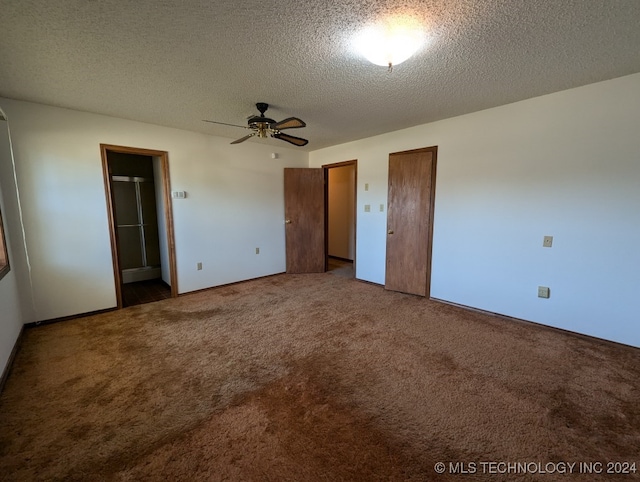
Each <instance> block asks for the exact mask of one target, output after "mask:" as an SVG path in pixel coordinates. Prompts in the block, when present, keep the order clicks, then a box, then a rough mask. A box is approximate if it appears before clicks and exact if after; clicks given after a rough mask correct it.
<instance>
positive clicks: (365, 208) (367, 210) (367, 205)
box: [364, 204, 371, 213]
mask: <svg viewBox="0 0 640 482" xmlns="http://www.w3.org/2000/svg"><path fill="white" fill-rule="evenodd" d="M364 212H365V213H370V212H371V204H365V205H364Z"/></svg>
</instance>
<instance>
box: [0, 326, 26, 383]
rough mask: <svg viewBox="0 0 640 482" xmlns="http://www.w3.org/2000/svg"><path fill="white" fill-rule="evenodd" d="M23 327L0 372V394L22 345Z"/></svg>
mask: <svg viewBox="0 0 640 482" xmlns="http://www.w3.org/2000/svg"><path fill="white" fill-rule="evenodd" d="M24 326H25V325H22V326H21V327H20V333H19V334H18V338H17V339H16V342H15V343H14V344H13V349H12V350H11V355H9V359H8V360H7V365H6V366H5V367H4V370H2V378H0V393H2V392H3V390H4V384H5V383H6V382H7V379H8V378H9V374H10V373H11V368H12V367H13V361H14V360H15V358H16V354H17V353H18V350H19V349H20V344H21V343H22V335H23V334H24Z"/></svg>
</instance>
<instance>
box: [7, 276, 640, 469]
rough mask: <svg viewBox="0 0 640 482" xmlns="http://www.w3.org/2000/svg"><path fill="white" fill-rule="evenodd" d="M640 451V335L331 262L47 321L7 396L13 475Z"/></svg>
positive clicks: (375, 464)
mask: <svg viewBox="0 0 640 482" xmlns="http://www.w3.org/2000/svg"><path fill="white" fill-rule="evenodd" d="M605 322H606V320H603V323H605ZM639 448H640V350H638V349H634V348H630V347H625V346H621V345H615V344H611V343H607V342H600V341H598V340H591V339H587V338H584V337H579V336H574V335H571V334H565V333H562V332H558V331H554V330H552V329H548V328H544V327H540V326H536V325H532V324H526V323H520V322H516V321H512V320H506V319H502V318H498V317H492V316H488V315H484V314H480V313H475V312H472V311H467V310H462V309H460V308H457V307H454V306H449V305H446V304H442V303H437V302H432V301H428V300H425V299H422V298H419V297H414V296H410V295H403V294H399V293H393V292H387V291H385V290H384V289H383V288H381V287H379V286H374V285H370V284H366V283H362V282H358V281H355V280H352V279H347V278H343V277H340V276H332V275H330V274H318V275H278V276H273V277H269V278H263V279H259V280H254V281H250V282H247V283H242V284H237V285H233V286H228V287H223V288H218V289H214V290H209V291H204V292H199V293H195V294H192V295H187V296H183V297H180V298H178V299H170V300H164V301H159V302H156V303H150V304H145V305H139V306H134V307H130V308H126V309H123V310H121V311H114V312H109V313H105V314H100V315H95V316H91V317H86V318H82V319H77V320H73V321H65V322H61V323H57V324H53V325H46V326H40V327H37V328H33V329H29V330H27V331H26V332H25V336H24V340H23V344H22V347H21V349H20V351H19V352H18V355H17V357H16V360H15V364H14V367H13V370H12V372H11V374H10V376H9V378H8V380H7V384H6V386H5V390H4V392H3V393H2V394H1V395H0V479H2V480H83V481H84V480H190V481H191V480H201V481H205V480H206V481H210V480H211V481H217V480H228V481H347V480H361V481H382V480H384V481H431V480H436V481H454V480H458V481H459V480H488V481H530V480H539V481H553V480H567V481H568V480H571V481H606V480H621V481H630V480H639V479H640V474H639V473H638V472H640V449H639ZM438 462H443V463H444V473H442V474H438V473H437V470H440V466H438V465H437V463H438ZM608 462H614V463H615V462H620V463H621V464H620V465H611V466H607V463H608ZM625 462H626V463H635V464H636V465H635V469H636V473H635V474H634V473H630V474H609V473H606V471H607V469H608V468H611V469H612V470H614V471H625V470H626V471H627V472H630V471H632V470H633V469H632V466H631V465H626V466H625V465H624V463H625ZM491 463H495V464H494V465H492V464H491ZM503 463H504V464H503ZM507 463H512V464H514V465H506V464H507ZM573 463H575V464H576V465H573V466H571V465H570V464H573ZM536 464H537V465H536ZM563 464H566V465H563ZM578 464H583V465H578ZM584 464H590V465H584ZM598 464H603V465H602V466H599V465H598ZM625 467H626V469H625ZM589 470H590V471H592V472H596V473H592V474H586V473H585V472H586V471H589ZM558 471H560V473H558ZM452 472H457V473H452ZM464 472H466V473H464ZM505 472H506V473H505ZM550 472H554V473H550ZM562 472H564V473H562ZM600 472H601V473H600Z"/></svg>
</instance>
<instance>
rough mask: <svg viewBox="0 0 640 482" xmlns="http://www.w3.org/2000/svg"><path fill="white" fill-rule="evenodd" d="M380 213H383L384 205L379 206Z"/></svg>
mask: <svg viewBox="0 0 640 482" xmlns="http://www.w3.org/2000/svg"><path fill="white" fill-rule="evenodd" d="M380 212H381V213H383V212H384V204H380Z"/></svg>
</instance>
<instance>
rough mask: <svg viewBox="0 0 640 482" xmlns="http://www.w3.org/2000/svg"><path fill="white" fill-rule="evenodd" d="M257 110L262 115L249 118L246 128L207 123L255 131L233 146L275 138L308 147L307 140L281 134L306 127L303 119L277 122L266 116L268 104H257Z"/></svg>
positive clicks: (287, 119) (291, 118)
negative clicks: (255, 140) (252, 140)
mask: <svg viewBox="0 0 640 482" xmlns="http://www.w3.org/2000/svg"><path fill="white" fill-rule="evenodd" d="M256 108H257V109H258V112H260V115H254V116H251V117H249V119H247V126H246V127H245V126H239V125H235V124H227V123H225V122H217V121H212V120H205V122H211V123H213V124H221V125H225V126H233V127H241V128H243V129H251V130H252V131H253V132H252V133H251V134H248V135H246V136H244V137H241V138H240V139H237V140H235V141H233V142H232V143H231V144H240V143H241V142H244V141H246V140H247V139H250V138H251V137H256V136H257V137H259V138H261V139H266V138H267V137H273V138H274V139H280V140H282V141H285V142H288V143H290V144H293V145H294V146H299V147H302V146H306V145H307V144H308V143H309V141H308V140H307V139H303V138H302V137H296V136H292V135H289V134H285V133H283V132H281V131H283V130H284V129H299V128H301V127H306V126H307V124H305V123H304V121H302V120H301V119H298V118H297V117H287V118H286V119H283V120H281V121H280V122H276V121H275V120H273V119H270V118H269V117H266V116H265V112H266V111H267V109H268V108H269V104H266V103H265V102H258V103H257V104H256Z"/></svg>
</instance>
